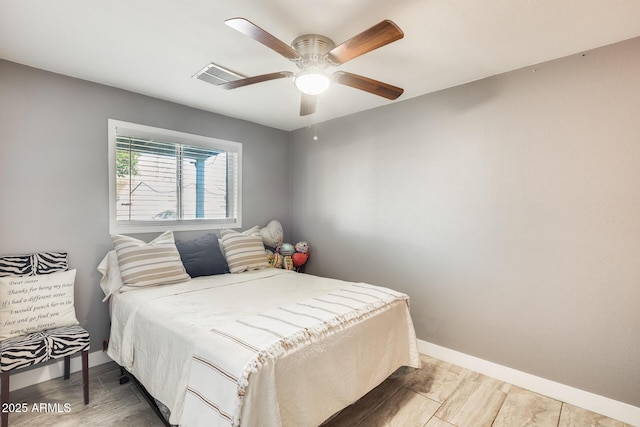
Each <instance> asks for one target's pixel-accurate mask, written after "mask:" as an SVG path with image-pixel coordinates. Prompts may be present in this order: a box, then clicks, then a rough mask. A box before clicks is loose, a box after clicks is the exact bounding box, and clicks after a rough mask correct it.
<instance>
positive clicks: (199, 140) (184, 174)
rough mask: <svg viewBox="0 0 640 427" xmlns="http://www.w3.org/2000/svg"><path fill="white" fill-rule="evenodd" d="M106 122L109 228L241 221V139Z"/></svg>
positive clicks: (181, 227)
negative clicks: (108, 154) (108, 146)
mask: <svg viewBox="0 0 640 427" xmlns="http://www.w3.org/2000/svg"><path fill="white" fill-rule="evenodd" d="M109 125H110V126H109V127H110V160H111V162H110V163H111V166H110V174H111V176H112V183H111V185H112V191H111V193H112V195H111V199H112V205H113V206H112V209H111V210H112V219H111V225H112V227H111V228H112V230H111V232H112V233H114V232H118V233H122V232H125V231H129V232H139V231H162V230H166V229H178V230H187V229H191V230H192V229H203V228H219V227H221V226H225V227H239V226H240V225H241V222H240V212H241V210H240V209H241V192H240V190H241V184H240V179H241V154H242V145H241V144H239V143H235V142H231V141H223V140H218V139H215V138H208V137H202V136H198V135H190V134H185V133H181V132H175V131H169V130H165V129H158V128H150V127H147V126H142V125H135V124H132V123H126V122H119V121H115V120H110V121H109ZM111 139H113V141H111Z"/></svg>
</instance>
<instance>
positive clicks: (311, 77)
mask: <svg viewBox="0 0 640 427" xmlns="http://www.w3.org/2000/svg"><path fill="white" fill-rule="evenodd" d="M293 83H294V84H295V85H296V87H297V88H298V90H299V91H300V92H302V93H305V94H307V95H319V94H321V93H322V92H324V91H326V90H327V89H328V88H329V85H330V84H331V79H330V78H329V77H328V76H327V75H326V74H324V73H320V72H317V71H310V72H302V73H299V74H298V75H296V77H295V78H294V80H293Z"/></svg>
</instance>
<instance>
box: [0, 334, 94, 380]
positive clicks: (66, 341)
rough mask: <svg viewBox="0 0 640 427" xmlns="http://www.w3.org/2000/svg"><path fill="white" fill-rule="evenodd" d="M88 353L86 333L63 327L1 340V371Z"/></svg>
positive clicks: (87, 336)
mask: <svg viewBox="0 0 640 427" xmlns="http://www.w3.org/2000/svg"><path fill="white" fill-rule="evenodd" d="M85 350H89V332H87V331H86V330H85V329H84V328H82V327H80V326H78V325H74V326H64V327H61V328H55V329H49V330H46V331H40V332H34V333H33V334H30V335H25V336H19V337H13V338H8V339H6V340H3V341H0V371H1V372H6V371H11V370H13V369H18V368H24V367H26V366H31V365H34V364H36V363H41V362H46V361H47V360H49V359H58V358H60V357H65V356H70V355H72V354H75V353H77V352H79V351H85Z"/></svg>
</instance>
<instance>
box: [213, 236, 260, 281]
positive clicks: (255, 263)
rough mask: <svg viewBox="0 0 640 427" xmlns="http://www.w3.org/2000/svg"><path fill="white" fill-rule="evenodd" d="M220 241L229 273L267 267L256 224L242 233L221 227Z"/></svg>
mask: <svg viewBox="0 0 640 427" xmlns="http://www.w3.org/2000/svg"><path fill="white" fill-rule="evenodd" d="M220 242H221V243H222V247H223V248H224V256H225V258H226V260H227V264H228V265H229V271H230V272H231V273H242V272H243V271H247V270H259V269H262V268H267V267H269V261H268V259H267V255H266V254H265V251H264V245H263V244H262V237H261V236H260V228H259V227H258V226H255V227H253V228H250V229H248V230H246V231H243V232H242V233H239V232H237V231H234V230H231V229H229V228H223V229H222V230H221V231H220Z"/></svg>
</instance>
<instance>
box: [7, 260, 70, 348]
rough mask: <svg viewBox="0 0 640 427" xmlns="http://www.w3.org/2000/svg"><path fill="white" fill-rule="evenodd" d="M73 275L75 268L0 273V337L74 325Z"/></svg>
mask: <svg viewBox="0 0 640 427" xmlns="http://www.w3.org/2000/svg"><path fill="white" fill-rule="evenodd" d="M75 278H76V270H69V271H62V272H56V273H51V274H43V275H37V276H19V277H0V340H4V339H6V338H11V337H16V336H20V335H28V334H30V333H33V332H38V331H43V330H46V329H53V328H58V327H61V326H71V325H77V324H78V320H77V319H76V311H75V306H74V299H73V288H74V282H75Z"/></svg>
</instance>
